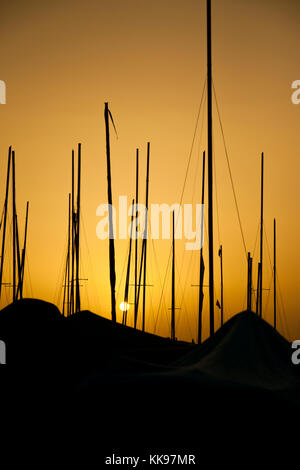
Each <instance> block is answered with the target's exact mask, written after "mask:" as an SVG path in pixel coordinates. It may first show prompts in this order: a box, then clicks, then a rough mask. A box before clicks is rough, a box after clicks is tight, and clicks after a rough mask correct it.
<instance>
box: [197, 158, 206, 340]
mask: <svg viewBox="0 0 300 470" xmlns="http://www.w3.org/2000/svg"><path fill="white" fill-rule="evenodd" d="M204 186H205V152H203V167H202V198H201V204H202V212H201V248H200V279H199V312H198V344H200V343H201V341H202V308H203V298H204V293H203V281H204V270H205V266H204V259H203V228H204V223H203V222H204V220H203V218H204V194H205V193H204Z"/></svg>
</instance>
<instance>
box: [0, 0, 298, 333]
mask: <svg viewBox="0 0 300 470" xmlns="http://www.w3.org/2000/svg"><path fill="white" fill-rule="evenodd" d="M205 3H206V2H205V1H204V0H181V1H179V0H172V1H171V0H159V1H158V0H151V1H149V0H148V1H146V0H115V1H111V2H108V1H97V0H86V1H83V0H81V1H79V0H77V1H76V0H72V1H71V0H59V1H58V0H53V1H51V2H50V1H49V2H46V1H44V2H39V1H37V0H28V1H27V2H23V1H20V0H19V1H18V0H16V1H15V2H8V1H5V0H3V1H1V3H0V57H1V64H0V65H1V66H0V80H4V81H5V83H6V88H7V90H6V91H7V103H6V104H5V105H0V128H1V139H0V184H1V186H0V188H1V193H0V203H1V207H2V204H3V201H4V195H5V178H6V166H7V154H8V147H9V145H12V146H13V148H14V149H15V152H16V177H17V210H18V219H19V224H20V232H21V236H22V237H23V231H24V216H25V208H26V201H27V200H28V201H30V211H29V231H28V257H27V260H28V264H27V267H26V272H25V286H24V294H25V295H26V296H33V297H37V298H42V299H44V300H47V301H50V302H53V303H55V304H56V305H58V306H59V308H60V309H61V307H62V285H63V264H64V262H65V256H66V246H67V213H68V193H69V192H70V190H71V152H72V149H74V150H76V149H77V144H78V142H81V144H82V232H81V233H82V237H81V260H82V271H81V277H82V278H88V281H82V288H81V295H82V308H84V309H90V310H91V311H93V312H95V313H97V314H101V315H103V316H106V317H110V291H109V267H108V241H107V240H106V241H101V240H99V239H98V238H97V236H96V226H97V223H98V222H99V217H97V216H96V209H97V207H98V206H99V205H100V204H102V203H105V202H107V186H106V155H105V128H104V117H103V111H104V102H105V101H108V102H109V107H110V110H111V112H112V114H113V117H114V121H115V124H116V127H117V132H118V139H116V136H115V134H114V133H113V132H111V159H112V182H113V201H114V203H115V205H116V206H118V197H119V195H127V197H128V203H129V202H130V201H131V200H132V198H133V197H134V194H135V153H136V148H137V147H138V148H139V149H140V189H141V191H140V202H144V201H145V171H146V148H147V141H149V142H151V157H150V192H149V203H150V204H151V203H158V204H161V203H167V204H172V203H176V202H177V203H179V202H180V199H181V194H182V190H183V184H184V177H185V173H186V168H187V164H188V159H189V154H190V150H191V145H192V140H193V135H194V129H195V125H196V118H197V114H198V110H199V104H200V100H201V95H202V91H203V87H204V83H205V78H206V30H205V27H206V16H205ZM299 23H300V3H299V1H298V0H273V1H272V2H271V1H270V0H252V1H250V0H226V1H225V0H212V35H213V37H212V50H213V80H214V85H215V89H216V94H217V99H218V104H219V108H220V112H221V118H222V124H223V129H224V133H225V139H226V144H227V150H228V154H229V159H230V164H231V170H232V175H233V180H234V185H235V190H236V194H237V199H238V205H239V210H240V214H241V221H242V227H243V231H244V235H245V242H246V248H247V251H250V252H251V253H252V254H253V252H254V248H255V240H256V236H257V231H258V227H259V217H260V155H261V152H264V154H265V230H266V235H267V237H266V238H265V243H264V276H263V280H264V286H263V287H264V288H265V289H269V288H272V268H271V263H270V260H269V255H268V249H269V251H270V256H271V262H272V253H273V218H274V217H276V221H277V230H278V231H277V246H278V254H277V258H278V265H277V270H278V279H279V285H278V288H280V290H279V291H278V314H279V319H278V329H279V331H280V332H281V333H282V334H283V335H284V336H286V337H287V338H288V339H289V340H292V339H299V338H300V320H299V318H300V314H299V290H300V282H299V279H300V277H299V265H300V249H299V229H300V222H299V203H300V196H299V194H300V193H299V175H300V163H299V152H300V142H299V124H300V104H299V105H295V104H293V103H292V101H291V95H292V92H293V90H292V88H291V85H292V82H293V81H294V80H297V79H300V67H299V64H300V48H299V26H300V24H299ZM213 106H214V113H213V117H214V123H213V129H214V130H213V134H214V137H213V139H214V154H215V170H216V172H215V182H216V185H215V188H216V190H217V191H216V192H215V195H214V202H215V209H216V210H215V238H214V241H215V295H216V300H217V299H220V270H219V258H218V256H217V254H218V248H219V245H220V244H222V245H223V256H224V258H223V263H224V314H225V319H228V318H230V317H231V316H233V315H234V314H235V313H237V312H239V311H241V310H242V309H244V308H245V307H246V287H247V286H246V282H247V279H246V276H247V266H246V256H245V251H244V247H243V242H242V237H241V232H240V228H239V224H238V218H237V213H236V209H235V204H234V197H233V193H232V188H231V183H230V177H229V172H228V167H227V162H226V156H225V151H224V146H223V142H222V134H221V130H220V125H219V121H218V116H217V113H216V107H215V103H214V105H213ZM203 150H206V102H204V103H203V107H202V110H201V113H200V119H199V125H198V128H197V132H196V139H195V144H194V148H193V153H192V158H191V163H190V168H189V172H188V176H187V182H186V189H185V192H184V195H183V200H182V201H183V203H196V202H200V198H201V169H202V163H201V158H202V151H203ZM217 209H218V210H217ZM1 210H2V209H1ZM205 218H206V212H205ZM128 221H129V218H128ZM205 223H206V221H205ZM206 225H207V224H206ZM9 229H10V231H11V219H10V224H9ZM206 240H207V237H206V239H205V243H204V256H205V262H206V271H205V284H207V283H208V259H207V243H206ZM8 243H9V244H10V245H11V236H10V237H9V238H8ZM185 243H186V240H182V241H179V240H178V242H177V245H176V246H177V261H176V264H177V271H176V276H177V282H176V304H177V305H176V306H177V307H180V310H176V315H177V323H178V328H177V333H176V336H177V337H178V338H179V339H186V340H191V339H192V338H193V339H196V331H197V330H196V327H197V303H198V294H197V288H195V287H191V285H192V284H197V283H198V277H199V274H198V271H199V252H188V251H186V250H185V249H184V245H185ZM128 244H129V241H128V240H122V241H119V240H118V241H116V272H117V285H116V291H117V307H118V312H117V314H118V320H121V312H120V310H119V304H120V302H121V301H122V300H123V295H124V282H125V270H124V265H125V263H126V257H127V252H128ZM148 246H149V252H148V253H149V254H148V272H147V277H148V282H149V284H151V285H153V287H149V288H148V291H147V320H146V328H147V330H148V331H150V332H154V331H155V332H156V333H159V334H162V335H166V336H169V335H170V310H169V308H170V307H171V292H170V285H171V284H170V282H171V271H170V265H168V258H169V253H170V249H171V241H170V240H155V241H154V242H152V241H151V240H150V241H149V244H148ZM258 249H259V244H258V241H257V243H256V250H255V254H254V273H253V276H254V283H255V285H256V277H257V261H258V254H259V251H258ZM10 258H11V246H8V247H7V253H6V259H5V262H6V268H5V279H4V281H5V282H8V281H9V280H10V273H11V266H10V264H9V263H10ZM167 269H168V270H167ZM166 270H167V275H166V284H165V287H164V289H163V295H162V284H163V282H164V278H165V274H166ZM122 273H123V274H122ZM132 281H133V277H132V280H131V282H132ZM263 296H264V297H263V316H264V318H265V319H266V320H267V321H269V322H270V323H272V311H273V292H272V290H271V291H269V290H265V291H264V294H263ZM10 301H11V289H9V288H6V289H4V294H3V298H2V299H1V305H2V306H3V305H5V304H7V303H8V302H10ZM130 301H133V290H132V289H131V290H130ZM132 313H133V308H132V307H131V309H130V310H129V324H132ZM215 314H216V326H217V327H219V326H220V313H219V310H218V309H217V308H216V310H215ZM203 315H204V332H205V335H207V333H208V289H207V288H205V301H204V313H203ZM155 326H156V328H155Z"/></svg>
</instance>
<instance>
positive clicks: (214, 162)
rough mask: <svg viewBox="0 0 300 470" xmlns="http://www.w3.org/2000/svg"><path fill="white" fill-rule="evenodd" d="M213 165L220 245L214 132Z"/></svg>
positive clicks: (219, 241) (219, 240)
mask: <svg viewBox="0 0 300 470" xmlns="http://www.w3.org/2000/svg"><path fill="white" fill-rule="evenodd" d="M213 165H214V187H215V202H216V209H217V211H216V212H217V230H218V243H219V246H220V245H221V235H220V217H219V200H218V191H217V169H216V153H215V143H214V133H213Z"/></svg>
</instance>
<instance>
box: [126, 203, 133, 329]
mask: <svg viewBox="0 0 300 470" xmlns="http://www.w3.org/2000/svg"><path fill="white" fill-rule="evenodd" d="M133 220H134V199H133V200H132V214H131V224H130V239H129V252H128V262H127V273H126V282H125V293H124V304H125V305H124V312H123V325H126V323H127V304H128V291H129V280H130V263H131V245H132V229H133V227H132V226H133Z"/></svg>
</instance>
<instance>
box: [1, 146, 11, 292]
mask: <svg viewBox="0 0 300 470" xmlns="http://www.w3.org/2000/svg"><path fill="white" fill-rule="evenodd" d="M10 161H11V146H10V147H9V150H8V162H7V176H6V190H5V201H4V221H3V235H2V249H1V266H0V297H1V289H2V276H3V264H4V250H5V235H6V221H7V204H8V190H9V174H10Z"/></svg>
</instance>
